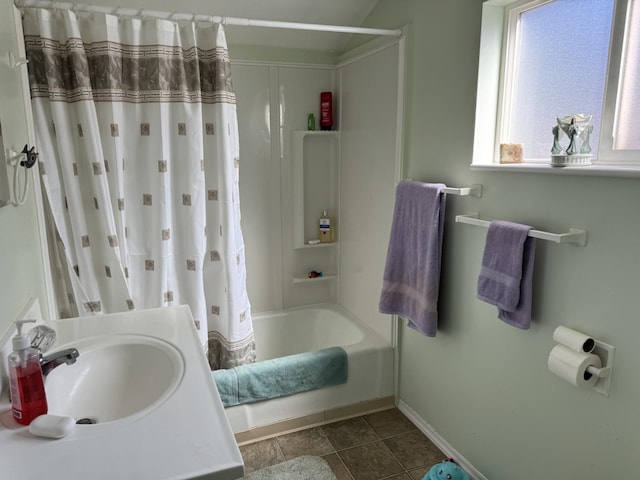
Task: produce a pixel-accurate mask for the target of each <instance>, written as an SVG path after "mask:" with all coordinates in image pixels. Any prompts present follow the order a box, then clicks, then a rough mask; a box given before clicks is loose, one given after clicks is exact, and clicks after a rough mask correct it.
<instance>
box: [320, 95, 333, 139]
mask: <svg viewBox="0 0 640 480" xmlns="http://www.w3.org/2000/svg"><path fill="white" fill-rule="evenodd" d="M332 128H333V95H332V93H331V92H322V93H321V94H320V130H331V129H332Z"/></svg>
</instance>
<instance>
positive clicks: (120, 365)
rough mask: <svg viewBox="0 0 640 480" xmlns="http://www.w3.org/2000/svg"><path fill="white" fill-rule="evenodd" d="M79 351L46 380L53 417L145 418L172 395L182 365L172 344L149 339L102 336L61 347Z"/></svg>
mask: <svg viewBox="0 0 640 480" xmlns="http://www.w3.org/2000/svg"><path fill="white" fill-rule="evenodd" d="M68 347H74V348H77V349H78V351H79V352H80V356H79V357H78V359H77V361H76V363H74V364H73V365H61V366H59V367H57V368H55V369H54V370H53V371H51V373H49V375H48V376H47V378H46V379H45V390H46V393H47V402H48V404H49V413H50V414H52V415H63V416H70V417H73V418H75V419H76V421H80V423H98V424H101V423H105V422H112V421H115V420H120V419H124V418H128V417H131V416H134V415H135V416H138V415H144V414H146V413H148V412H150V411H151V410H153V409H154V408H156V407H158V406H159V405H160V404H161V403H162V402H164V401H165V400H166V399H167V398H169V397H170V396H171V394H172V393H173V392H174V391H175V389H176V387H177V386H178V384H179V383H180V381H181V379H182V376H183V374H184V361H183V358H182V356H181V355H180V353H179V351H178V350H177V349H176V348H175V347H173V346H172V345H171V344H169V343H167V342H165V341H163V340H159V339H157V338H154V337H149V336H145V335H104V336H98V337H92V338H86V339H83V340H79V341H77V342H74V343H73V344H70V345H66V346H63V347H60V350H62V349H63V348H68Z"/></svg>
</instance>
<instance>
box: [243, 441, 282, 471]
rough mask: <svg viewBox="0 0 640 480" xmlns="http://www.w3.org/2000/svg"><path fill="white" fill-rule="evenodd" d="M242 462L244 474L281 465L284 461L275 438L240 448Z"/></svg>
mask: <svg viewBox="0 0 640 480" xmlns="http://www.w3.org/2000/svg"><path fill="white" fill-rule="evenodd" d="M240 453H241V454H242V459H243V460H244V472H245V473H251V472H255V471H256V470H260V469H261V468H265V467H270V466H271V465H275V464H277V463H282V462H284V461H285V460H286V459H285V458H284V455H283V454H282V451H281V450H280V447H279V445H278V442H277V441H276V439H275V438H271V439H269V440H263V441H260V442H256V443H251V444H249V445H243V446H242V447H240Z"/></svg>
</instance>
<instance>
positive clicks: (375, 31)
mask: <svg viewBox="0 0 640 480" xmlns="http://www.w3.org/2000/svg"><path fill="white" fill-rule="evenodd" d="M16 7H18V8H20V7H41V8H57V9H62V10H74V11H82V12H96V13H111V14H114V15H124V16H138V17H147V18H159V19H163V20H192V21H201V22H211V23H222V24H224V25H238V26H242V27H266V28H286V29H292V30H311V31H318V32H334V33H355V34H359V35H384V36H388V37H400V36H401V35H402V30H399V29H396V30H387V29H383V28H365V27H349V26H344V25H324V24H316V23H298V22H281V21H276V20H258V19H253V18H238V17H223V16H218V15H203V14H196V13H194V14H188V13H178V12H174V13H170V12H161V11H156V10H147V9H144V8H140V9H136V8H127V7H116V8H109V7H100V6H94V5H82V4H78V3H71V2H56V1H53V0H22V1H16Z"/></svg>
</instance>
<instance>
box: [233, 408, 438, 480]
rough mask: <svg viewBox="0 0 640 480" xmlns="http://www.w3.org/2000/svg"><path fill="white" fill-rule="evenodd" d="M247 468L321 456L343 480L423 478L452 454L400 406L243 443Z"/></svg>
mask: <svg viewBox="0 0 640 480" xmlns="http://www.w3.org/2000/svg"><path fill="white" fill-rule="evenodd" d="M240 452H241V453H242V457H243V459H244V462H245V472H246V473H251V472H254V471H256V470H260V469H261V468H264V467H268V466H271V465H275V464H277V463H280V462H284V461H287V460H291V459H293V458H295V457H298V456H300V455H317V456H319V457H322V458H324V459H325V460H326V461H327V463H328V464H329V465H330V466H331V468H332V470H333V473H334V474H335V476H336V477H337V479H338V480H382V479H385V480H420V479H421V478H422V477H423V476H424V474H425V473H426V472H427V471H428V470H429V468H431V466H432V465H433V464H435V463H438V462H441V461H442V460H444V459H445V458H446V456H445V455H444V454H443V453H442V452H441V451H440V450H438V448H437V447H436V446H435V445H434V444H433V443H432V442H431V441H430V440H429V439H428V438H427V437H425V436H424V435H423V434H422V432H420V430H418V429H417V428H416V426H415V425H414V424H413V423H411V421H410V420H409V419H407V417H405V416H404V415H403V413H402V412H401V411H400V410H398V409H397V408H392V409H389V410H384V411H381V412H376V413H371V414H367V415H363V416H360V417H355V418H350V419H348V420H341V421H338V422H335V423H330V424H327V425H322V426H319V427H312V428H309V429H307V430H302V431H299V432H294V433H288V434H284V435H280V436H277V437H274V438H270V439H267V440H261V441H257V442H254V443H249V444H245V445H242V446H241V447H240Z"/></svg>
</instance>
